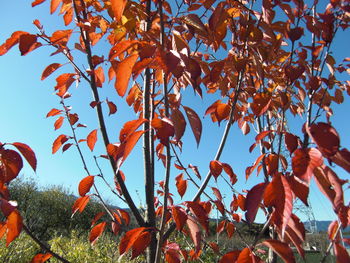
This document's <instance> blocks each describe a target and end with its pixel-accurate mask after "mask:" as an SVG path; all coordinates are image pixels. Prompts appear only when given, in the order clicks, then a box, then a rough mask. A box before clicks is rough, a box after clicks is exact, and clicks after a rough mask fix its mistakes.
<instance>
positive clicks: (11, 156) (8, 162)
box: [0, 149, 23, 183]
mask: <svg viewBox="0 0 350 263" xmlns="http://www.w3.org/2000/svg"><path fill="white" fill-rule="evenodd" d="M0 163H1V165H0V182H2V183H9V182H10V181H11V180H13V179H15V178H16V177H17V176H18V174H19V172H20V171H21V169H22V167H23V161H22V157H21V156H20V155H19V154H18V153H17V152H15V151H13V150H5V149H0Z"/></svg>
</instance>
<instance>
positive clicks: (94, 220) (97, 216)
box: [91, 212, 105, 227]
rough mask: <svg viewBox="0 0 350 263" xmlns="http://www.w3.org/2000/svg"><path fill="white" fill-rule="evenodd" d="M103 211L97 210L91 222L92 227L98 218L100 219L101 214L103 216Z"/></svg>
mask: <svg viewBox="0 0 350 263" xmlns="http://www.w3.org/2000/svg"><path fill="white" fill-rule="evenodd" d="M104 214H105V212H99V213H97V214H96V215H95V217H94V219H93V220H92V222H91V227H93V226H94V225H95V224H96V222H97V221H98V220H100V219H101V217H102V216H104Z"/></svg>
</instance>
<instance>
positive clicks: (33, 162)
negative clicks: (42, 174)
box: [12, 142, 37, 171]
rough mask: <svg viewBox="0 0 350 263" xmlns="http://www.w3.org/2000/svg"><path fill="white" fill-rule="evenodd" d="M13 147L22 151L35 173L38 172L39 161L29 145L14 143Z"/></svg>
mask: <svg viewBox="0 0 350 263" xmlns="http://www.w3.org/2000/svg"><path fill="white" fill-rule="evenodd" d="M12 145H13V146H15V147H16V148H17V150H19V151H20V153H21V154H22V155H23V156H24V158H25V159H26V160H27V162H28V163H29V165H30V166H31V167H32V168H33V170H34V171H36V165H37V161H36V157H35V153H34V151H33V150H32V149H31V148H30V147H29V146H28V145H26V144H24V143H21V142H14V143H12Z"/></svg>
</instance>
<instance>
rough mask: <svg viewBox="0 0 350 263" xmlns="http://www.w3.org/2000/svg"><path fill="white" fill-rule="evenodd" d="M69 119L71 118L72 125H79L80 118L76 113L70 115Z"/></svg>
mask: <svg viewBox="0 0 350 263" xmlns="http://www.w3.org/2000/svg"><path fill="white" fill-rule="evenodd" d="M68 118H69V123H70V124H71V125H74V124H76V123H77V121H78V120H79V116H78V114H76V113H74V114H70V113H69V115H68Z"/></svg>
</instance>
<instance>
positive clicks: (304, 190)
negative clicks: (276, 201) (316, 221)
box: [287, 175, 309, 206]
mask: <svg viewBox="0 0 350 263" xmlns="http://www.w3.org/2000/svg"><path fill="white" fill-rule="evenodd" d="M287 180H288V183H289V185H290V188H291V189H292V191H293V193H294V194H295V195H296V196H297V197H298V198H299V199H300V200H301V201H303V203H304V204H305V205H306V206H308V202H307V199H308V196H309V186H308V185H307V184H306V183H305V182H303V181H302V180H301V179H299V177H296V176H294V175H291V176H288V177H287Z"/></svg>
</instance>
